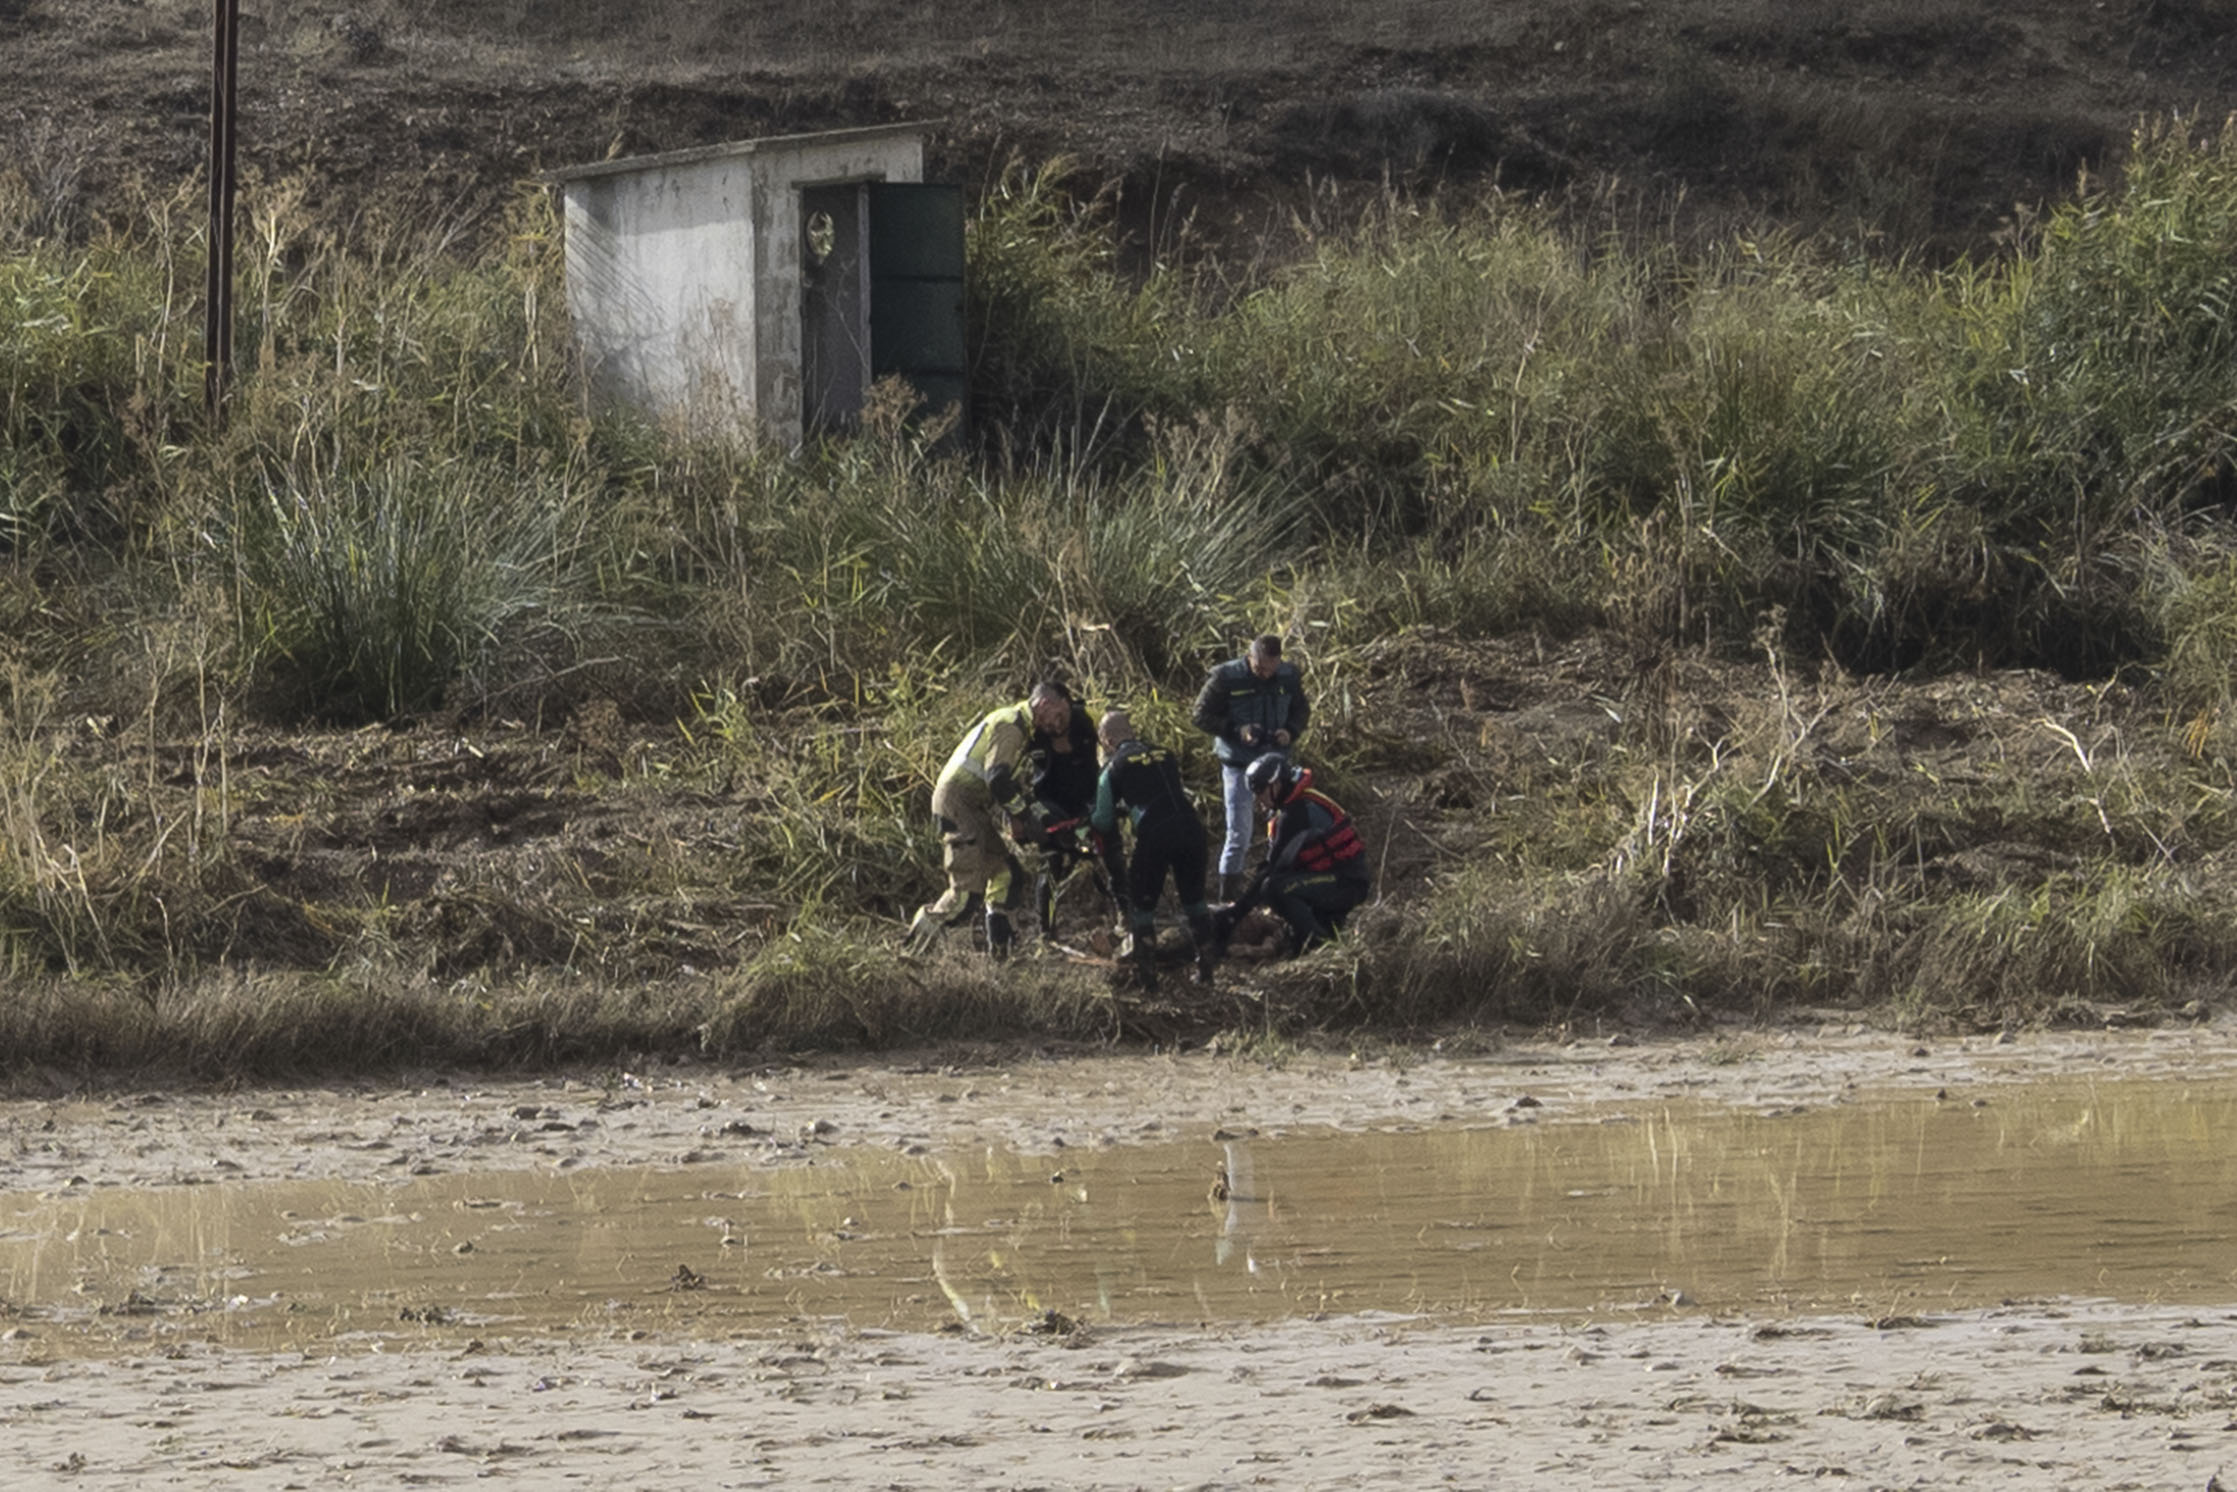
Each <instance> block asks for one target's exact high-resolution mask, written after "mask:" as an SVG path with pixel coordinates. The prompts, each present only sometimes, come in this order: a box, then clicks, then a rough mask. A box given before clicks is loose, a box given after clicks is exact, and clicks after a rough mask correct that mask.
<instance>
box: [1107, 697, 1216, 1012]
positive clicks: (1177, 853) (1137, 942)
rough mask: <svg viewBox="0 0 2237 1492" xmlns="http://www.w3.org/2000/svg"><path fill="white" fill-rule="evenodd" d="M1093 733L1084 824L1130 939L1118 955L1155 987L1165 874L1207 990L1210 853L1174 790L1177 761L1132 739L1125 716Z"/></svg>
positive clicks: (1180, 792) (1110, 717) (1192, 808)
mask: <svg viewBox="0 0 2237 1492" xmlns="http://www.w3.org/2000/svg"><path fill="white" fill-rule="evenodd" d="M1097 734H1098V735H1099V736H1100V737H1101V738H1102V741H1103V775H1102V777H1101V778H1100V779H1099V780H1098V781H1097V783H1096V788H1095V807H1094V808H1093V809H1092V810H1091V811H1090V812H1089V814H1088V823H1089V825H1090V826H1092V827H1093V829H1094V830H1095V832H1096V833H1097V834H1098V835H1100V836H1101V837H1102V841H1103V853H1104V858H1105V863H1106V864H1108V865H1109V867H1110V871H1111V884H1112V886H1113V888H1114V889H1116V888H1118V887H1122V886H1123V887H1124V888H1125V891H1124V894H1123V896H1122V897H1121V901H1122V903H1123V904H1124V906H1125V909H1126V918H1127V924H1128V927H1129V935H1128V937H1127V946H1126V949H1125V951H1124V953H1122V955H1121V957H1122V958H1125V959H1127V960H1129V961H1131V962H1132V964H1133V966H1134V970H1135V977H1136V978H1137V980H1138V981H1139V982H1140V984H1141V985H1142V987H1143V988H1144V989H1155V988H1156V987H1157V899H1158V897H1159V896H1161V895H1162V894H1163V893H1164V891H1165V881H1166V877H1167V876H1168V875H1170V876H1171V877H1172V881H1173V894H1174V897H1175V899H1177V900H1178V901H1179V902H1180V904H1181V915H1182V916H1183V917H1185V918H1187V919H1188V931H1189V936H1190V938H1192V939H1193V940H1194V941H1195V944H1196V981H1197V983H1199V984H1209V983H1211V980H1212V965H1213V963H1214V961H1215V960H1216V959H1217V957H1218V953H1217V950H1216V948H1215V947H1214V939H1213V932H1212V909H1211V907H1210V905H1209V904H1208V903H1207V902H1206V901H1205V900H1204V869H1205V862H1206V860H1207V859H1208V858H1209V855H1210V847H1209V845H1208V843H1207V841H1206V837H1205V834H1204V821H1203V820H1202V819H1201V818H1199V817H1198V816H1197V813H1196V805H1195V803H1193V802H1192V801H1190V799H1189V796H1188V789H1187V788H1185V787H1183V786H1182V785H1181V771H1180V763H1179V762H1178V761H1177V760H1175V759H1174V756H1173V753H1171V752H1170V751H1166V750H1164V749H1162V748H1160V747H1157V746H1152V745H1151V744H1150V743H1149V742H1147V741H1144V740H1142V739H1141V738H1140V737H1138V736H1137V735H1135V733H1134V723H1133V722H1132V721H1131V720H1129V719H1128V718H1127V716H1126V712H1125V711H1124V710H1113V711H1111V712H1110V713H1109V714H1107V715H1105V716H1104V717H1103V719H1102V721H1101V723H1100V725H1099V727H1098V730H1097ZM1122 811H1123V812H1124V813H1125V814H1126V816H1127V818H1128V819H1129V820H1130V821H1131V822H1132V824H1133V826H1134V854H1133V857H1132V859H1131V860H1128V859H1127V858H1126V857H1125V856H1124V855H1123V854H1122V853H1121V851H1120V848H1119V814H1120V813H1121V812H1122Z"/></svg>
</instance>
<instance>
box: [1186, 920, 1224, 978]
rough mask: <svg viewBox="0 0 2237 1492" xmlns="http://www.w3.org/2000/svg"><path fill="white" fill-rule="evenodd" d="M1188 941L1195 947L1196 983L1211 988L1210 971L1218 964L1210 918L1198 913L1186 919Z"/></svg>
mask: <svg viewBox="0 0 2237 1492" xmlns="http://www.w3.org/2000/svg"><path fill="white" fill-rule="evenodd" d="M1188 936H1189V940H1190V941H1191V942H1193V943H1194V944H1195V945H1196V982H1197V983H1198V984H1199V985H1201V986H1203V987H1204V988H1205V989H1210V988H1211V987H1212V970H1213V968H1214V967H1215V966H1216V965H1217V964H1218V963H1219V939H1218V938H1217V937H1216V936H1215V935H1214V934H1213V931H1212V916H1211V913H1209V912H1203V913H1199V914H1198V915H1196V916H1194V917H1191V918H1189V919H1188Z"/></svg>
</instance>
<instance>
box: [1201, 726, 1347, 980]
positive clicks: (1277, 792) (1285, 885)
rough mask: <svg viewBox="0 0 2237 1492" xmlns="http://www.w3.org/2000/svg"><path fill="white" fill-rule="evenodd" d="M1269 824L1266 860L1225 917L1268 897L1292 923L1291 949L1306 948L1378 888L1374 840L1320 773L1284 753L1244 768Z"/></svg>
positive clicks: (1324, 938) (1334, 928) (1266, 902)
mask: <svg viewBox="0 0 2237 1492" xmlns="http://www.w3.org/2000/svg"><path fill="white" fill-rule="evenodd" d="M1245 777H1246V780H1247V781H1248V782H1249V784H1250V789H1251V792H1252V794H1253V796H1254V797H1255V798H1256V799H1257V801H1258V808H1259V811H1260V812H1261V813H1264V814H1266V815H1268V816H1269V819H1270V822H1269V823H1268V824H1267V827H1266V840H1267V851H1266V864H1265V865H1264V867H1262V868H1261V869H1260V870H1259V872H1258V874H1257V876H1256V877H1255V878H1254V879H1253V880H1252V882H1251V884H1250V886H1249V887H1248V888H1247V889H1245V891H1244V892H1243V894H1242V895H1241V896H1240V897H1238V898H1237V899H1236V901H1235V904H1234V905H1233V906H1232V907H1231V908H1229V909H1227V914H1226V916H1225V917H1224V918H1223V919H1222V920H1223V921H1225V922H1227V924H1228V926H1229V927H1230V928H1232V927H1233V925H1234V923H1235V922H1236V921H1239V920H1240V919H1241V918H1242V916H1243V914H1244V913H1246V912H1248V911H1250V909H1251V908H1253V907H1255V906H1259V905H1261V904H1263V905H1264V906H1266V907H1267V908H1268V909H1269V910H1270V911H1272V912H1273V913H1274V915H1275V916H1277V917H1279V918H1281V919H1282V921H1283V922H1285V923H1287V924H1288V925H1289V944H1290V947H1289V951H1290V952H1291V953H1304V952H1306V951H1308V950H1309V949H1312V948H1315V947H1317V946H1319V945H1320V944H1322V943H1325V942H1327V941H1328V940H1329V939H1330V938H1332V937H1334V936H1335V935H1336V933H1337V931H1338V930H1339V929H1341V928H1342V927H1343V925H1344V919H1345V918H1346V917H1347V916H1349V915H1350V914H1351V911H1352V909H1353V908H1355V907H1357V906H1358V905H1359V904H1360V903H1361V902H1364V901H1365V900H1367V898H1368V896H1369V894H1370V893H1371V892H1372V891H1373V889H1374V887H1373V878H1372V876H1371V875H1370V874H1369V872H1368V869H1367V845H1366V843H1365V841H1363V840H1361V839H1360V837H1359V830H1358V829H1356V828H1355V827H1353V825H1352V821H1351V815H1350V814H1347V813H1345V812H1344V810H1343V809H1342V808H1339V807H1338V806H1337V805H1336V801H1335V800H1334V799H1333V798H1331V797H1329V796H1328V794H1326V793H1324V792H1321V791H1320V790H1319V789H1318V788H1316V787H1314V786H1313V774H1312V773H1311V772H1310V771H1307V770H1306V769H1305V768H1302V767H1299V766H1296V765H1295V764H1293V763H1292V762H1291V761H1290V760H1289V759H1288V758H1287V757H1285V756H1283V755H1281V754H1280V753H1278V752H1268V753H1267V754H1266V755H1264V756H1261V757H1260V758H1259V759H1258V760H1256V761H1254V762H1252V763H1251V764H1250V767H1249V768H1248V769H1247V771H1246V773H1245Z"/></svg>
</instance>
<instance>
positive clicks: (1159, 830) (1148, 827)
mask: <svg viewBox="0 0 2237 1492" xmlns="http://www.w3.org/2000/svg"><path fill="white" fill-rule="evenodd" d="M1122 808H1123V809H1125V810H1126V812H1127V814H1128V815H1129V816H1130V817H1131V818H1132V819H1133V820H1134V834H1135V837H1136V838H1137V839H1143V838H1153V837H1156V836H1159V835H1164V834H1169V833H1172V832H1174V831H1176V830H1178V831H1179V832H1181V833H1183V834H1186V833H1187V832H1189V831H1190V830H1193V831H1194V832H1195V834H1196V835H1197V836H1198V837H1199V838H1201V837H1202V836H1203V833H1204V821H1203V820H1202V819H1200V818H1198V817H1197V816H1196V805H1195V804H1194V803H1192V802H1191V801H1189V796H1188V789H1187V788H1186V787H1185V786H1183V785H1182V783H1181V764H1180V762H1179V761H1177V760H1176V759H1175V758H1174V756H1173V753H1172V752H1170V751H1167V750H1164V749H1163V748H1162V747H1157V746H1152V745H1151V744H1150V743H1149V742H1147V741H1126V742H1123V743H1121V744H1120V746H1119V748H1118V750H1116V751H1114V752H1112V753H1111V760H1110V761H1109V763H1108V764H1106V765H1105V766H1104V768H1103V776H1102V777H1101V779H1100V780H1098V782H1097V783H1096V787H1095V809H1094V811H1093V812H1092V813H1090V814H1089V815H1088V823H1089V824H1091V825H1093V826H1094V828H1095V831H1096V832H1097V833H1098V834H1101V835H1104V836H1105V837H1106V838H1108V837H1109V836H1110V835H1111V834H1112V832H1113V831H1114V830H1116V829H1117V828H1118V816H1119V810H1120V809H1122Z"/></svg>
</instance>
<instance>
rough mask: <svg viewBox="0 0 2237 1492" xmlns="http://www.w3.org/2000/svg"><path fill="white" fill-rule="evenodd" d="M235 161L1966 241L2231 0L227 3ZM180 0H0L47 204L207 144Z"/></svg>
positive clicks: (2154, 85)
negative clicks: (1402, 198) (751, 181)
mask: <svg viewBox="0 0 2237 1492" xmlns="http://www.w3.org/2000/svg"><path fill="white" fill-rule="evenodd" d="M240 10H241V18H242V21H241V35H240V63H239V66H240V101H241V105H240V106H241V124H240V136H239V138H240V151H241V157H242V160H243V163H244V165H245V166H246V167H247V168H248V169H249V170H250V171H251V173H252V174H253V175H254V176H257V177H261V178H263V179H267V180H271V179H282V178H291V179H294V180H296V181H297V182H299V183H300V184H301V186H302V188H303V190H304V191H305V192H306V193H307V195H308V198H309V200H310V201H311V202H312V203H313V204H314V205H315V206H318V207H323V208H325V209H327V210H328V211H329V212H330V214H331V216H332V218H333V220H334V221H337V222H348V221H351V220H352V219H354V218H357V217H358V216H359V215H360V214H365V213H368V212H372V213H374V214H376V215H377V213H379V212H381V211H386V210H390V209H393V208H397V207H414V208H417V209H420V210H426V209H429V208H440V209H442V210H447V211H452V212H458V213H461V214H462V215H463V216H465V217H466V218H468V219H469V220H472V219H475V218H477V217H479V216H480V215H482V214H484V213H486V212H488V211H490V210H491V209H493V208H495V207H496V206H498V205H499V204H501V203H503V202H504V201H505V200H506V198H507V197H508V196H509V195H510V194H511V193H513V192H514V191H515V190H517V188H518V186H519V185H520V183H521V182H522V181H523V180H524V179H526V178H529V177H531V176H532V175H533V174H534V173H535V172H538V171H542V170H550V169H554V168H558V167H562V166H568V165H574V164H580V163H582V162H585V161H595V160H600V159H604V158H608V157H611V156H619V155H636V154H646V153H651V152H656V151H661V150H672V149H678V148H683V147H688V146H694V145H703V144H709V143H713V142H717V141H722V140H729V139H736V138H741V137H748V136H755V135H767V134H777V133H786V132H792V131H800V130H812V129H824V128H835V127H842V126H848V125H860V124H871V123H881V122H887V121H893V120H903V119H913V120H934V121H939V129H938V132H937V134H936V137H935V155H936V160H935V171H936V173H937V174H938V175H940V176H941V177H942V178H943V179H948V180H958V181H963V182H966V183H970V184H974V185H975V184H978V183H981V182H983V181H985V180H987V179H989V177H990V175H991V173H993V172H994V171H996V170H998V169H999V168H1000V165H1001V163H1002V162H1003V161H1004V160H1006V159H1008V158H1009V157H1010V156H1012V155H1013V154H1017V155H1022V156H1023V157H1024V158H1025V159H1028V160H1036V161H1037V160H1041V159H1045V158H1047V157H1049V156H1052V155H1056V154H1059V153H1061V154H1063V155H1065V156H1067V157H1069V158H1071V159H1072V160H1074V161H1076V162H1077V163H1078V164H1079V165H1080V167H1081V169H1082V171H1083V173H1084V174H1085V175H1087V176H1088V177H1089V178H1090V179H1092V180H1098V181H1110V182H1113V183H1117V184H1120V185H1121V186H1122V187H1123V189H1124V198H1125V201H1124V204H1123V207H1122V213H1123V215H1124V216H1125V218H1126V219H1127V221H1128V223H1129V224H1130V226H1132V227H1134V228H1135V229H1137V230H1139V231H1141V232H1142V233H1143V234H1144V235H1145V236H1155V237H1158V238H1159V239H1160V240H1161V241H1165V242H1171V241H1172V240H1171V237H1170V232H1169V230H1171V229H1172V228H1173V226H1174V225H1176V224H1179V223H1181V222H1183V221H1193V222H1194V224H1195V227H1196V230H1197V231H1198V232H1199V233H1200V234H1205V235H1209V236H1211V237H1213V238H1215V239H1223V240H1226V241H1228V242H1231V243H1232V242H1234V241H1236V240H1238V239H1240V240H1241V241H1242V242H1244V243H1246V244H1248V243H1252V242H1254V241H1256V240H1257V237H1258V235H1259V234H1260V233H1262V232H1265V231H1266V230H1267V229H1268V228H1269V227H1279V225H1284V224H1287V223H1288V222H1289V221H1290V219H1291V216H1292V215H1293V214H1297V215H1301V216H1303V217H1304V218H1305V219H1306V220H1307V221H1308V223H1309V222H1310V221H1311V220H1312V218H1313V217H1314V215H1315V213H1316V211H1317V208H1316V204H1319V205H1321V206H1325V204H1326V201H1327V198H1328V194H1329V192H1330V191H1332V190H1340V189H1341V188H1342V187H1343V186H1345V185H1346V184H1355V185H1358V186H1361V187H1364V188H1367V189H1370V190H1379V189H1380V188H1381V187H1382V186H1383V185H1384V184H1385V183H1399V184H1405V183H1422V184H1438V183H1450V182H1475V181H1482V180H1489V179H1497V180H1498V181H1500V182H1501V183H1503V184H1505V185H1507V186H1510V187H1515V188H1520V189H1524V190H1528V191H1533V192H1548V191H1550V192H1554V193H1557V194H1559V193H1567V192H1572V191H1574V192H1578V193H1581V194H1586V195H1589V194H1590V193H1592V192H1594V191H1596V190H1598V189H1599V186H1600V184H1603V183H1606V182H1608V181H1611V180H1613V181H1618V182H1621V183H1624V184H1625V185H1626V186H1627V188H1629V189H1632V190H1635V191H1638V192H1640V193H1642V194H1643V195H1644V196H1645V197H1646V198H1647V199H1648V200H1649V201H1650V202H1654V201H1660V202H1665V203H1678V204H1682V207H1680V208H1677V209H1674V211H1677V212H1680V213H1682V214H1684V215H1694V214H1698V215H1700V216H1701V218H1702V219H1703V221H1704V222H1706V223H1708V224H1711V225H1714V224H1716V223H1717V222H1719V221H1720V220H1729V219H1730V218H1731V217H1732V216H1734V215H1737V214H1742V213H1758V212H1770V213H1773V214H1777V215H1779V216H1781V217H1783V218H1785V219H1787V220H1789V221H1807V222H1811V223H1824V224H1829V225H1831V224H1839V225H1845V226H1846V227H1847V228H1848V229H1849V230H1850V231H1855V230H1857V229H1858V227H1859V226H1860V225H1864V226H1866V227H1868V228H1869V229H1870V231H1879V232H1885V233H1887V234H1889V235H1890V236H1892V237H1895V238H1897V239H1899V240H1902V241H1904V242H1907V243H1943V244H1966V243H1971V242H1977V241H1979V240H1980V239H1981V238H1983V237H1984V236H1985V235H1987V234H1989V233H1992V232H1994V231H1995V230H1996V229H1997V228H1998V226H1999V225H2000V224H2001V223H2003V222H2005V221H2007V220H2008V219H2009V218H2010V216H2011V215H2012V213H2013V210H2014V204H2015V203H2033V202H2037V201H2040V200H2041V199H2043V198H2044V197H2045V196H2046V195H2049V194H2054V193H2059V192H2063V191H2065V190H2067V189H2069V188H2070V187H2071V186H2072V184H2073V180H2074V175H2075V172H2076V171H2077V170H2078V169H2080V168H2082V167H2083V166H2085V165H2094V166H2099V167H2102V166H2103V165H2105V164H2106V163H2108V162H2109V161H2112V160H2115V159H2117V157H2118V154H2119V152H2120V149H2121V147H2122V146H2123V145H2124V143H2125V142H2126V140H2127V137H2128V133H2129V131H2130V129H2131V128H2132V127H2133V125H2134V124H2135V122H2136V120H2137V118H2138V117H2139V116H2141V115H2147V114H2165V113H2168V112H2171V111H2187V112H2191V113H2194V114H2196V115H2197V116H2199V117H2201V118H2204V119H2209V120H2212V119H2219V118H2221V117H2222V116H2223V115H2224V114H2226V113H2228V112H2229V111H2230V109H2231V108H2232V107H2233V106H2237V10H2233V9H2232V7H2231V6H2230V5H2229V4H2228V3H2226V0H2098V3H2095V4H2077V3H2074V0H2024V3H2010V0H1999V3H1993V4H1992V3H1989V0H1945V3H1937V4H1926V3H1922V0H1870V3H1860V4H1838V5H1836V4H1830V3H1825V0H1587V3H1576V0H1560V3H1549V0H1401V3H1393V4H1388V5H1375V6H1361V5H1353V4H1347V3H1343V0H1222V3H1221V4H1218V5H1216V6H1214V5H1203V4H1198V3H1181V0H1143V3H1136V4H1133V5H1125V6H1120V5H1113V4H1110V3H1108V0H1035V3H1032V4H1027V5H1013V4H1007V3H996V4H991V5H969V6H966V5H956V4H942V3H936V0H839V3H818V4H810V3H807V0H714V3H710V0H646V3H642V4H638V5H632V6H627V7H612V6H603V5H590V4H586V3H583V0H450V3H445V4H440V5H438V4H434V3H431V0H242V4H241V7H240ZM210 18H211V8H210V6H209V4H208V3H206V0H0V47H4V48H5V49H6V52H7V55H8V56H9V57H10V59H11V61H12V62H13V63H14V66H12V67H11V69H10V72H9V78H8V86H7V89H6V90H5V93H4V94H0V159H5V160H6V161H7V162H8V163H9V164H10V165H12V166H14V167H15V168H16V169H20V170H22V171H24V172H25V173H26V175H27V177H28V178H29V179H30V180H31V181H32V182H33V183H34V184H35V185H36V186H37V187H38V188H39V194H40V197H41V199H42V200H43V201H45V202H47V203H49V204H51V207H50V210H51V211H52V212H53V213H54V214H55V216H56V219H57V221H67V220H68V219H69V218H70V216H71V215H72V214H73V213H74V212H76V211H78V210H79V209H82V208H85V207H88V206H93V207H96V208H97V207H98V206H99V205H101V204H103V203H107V202H111V201H113V200H115V196H116V193H117V192H118V189H119V188H120V187H121V186H122V185H123V184H124V183H126V182H129V181H131V180H134V179H139V180H143V181H145V182H147V183H149V184H150V185H152V186H154V187H155V188H156V189H157V190H158V192H159V193H160V192H163V191H166V190H168V187H169V184H171V183H180V184H188V185H190V184H191V183H193V182H194V181H195V180H197V179H198V175H197V173H198V172H199V171H200V169H201V164H202V162H203V160H204V159H205V156H206V143H205V142H206V132H205V124H204V120H205V118H206V110H207V104H206V100H207V98H208V94H209V78H210V60H209V59H210V54H211V40H212V38H211V19H210Z"/></svg>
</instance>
